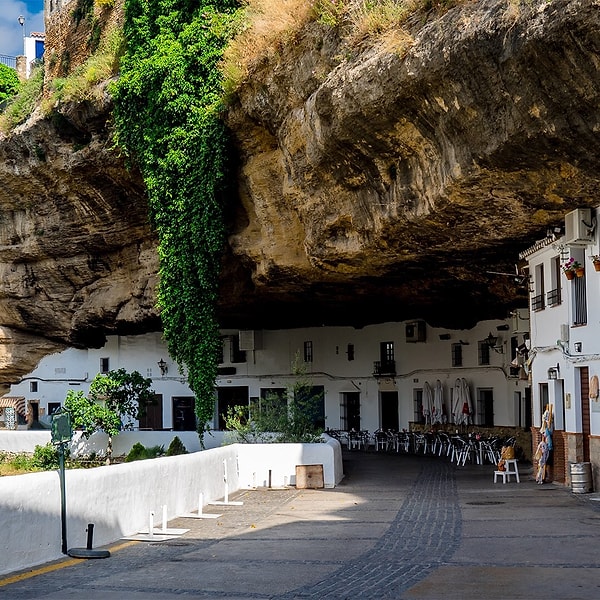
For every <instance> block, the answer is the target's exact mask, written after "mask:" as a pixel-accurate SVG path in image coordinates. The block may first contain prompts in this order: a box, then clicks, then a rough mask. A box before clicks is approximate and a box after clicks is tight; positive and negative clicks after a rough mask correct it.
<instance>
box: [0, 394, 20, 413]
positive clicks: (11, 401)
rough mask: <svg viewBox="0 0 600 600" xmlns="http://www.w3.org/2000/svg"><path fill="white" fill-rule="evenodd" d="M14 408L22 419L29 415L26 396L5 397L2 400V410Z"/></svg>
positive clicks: (0, 405) (0, 403) (0, 400)
mask: <svg viewBox="0 0 600 600" xmlns="http://www.w3.org/2000/svg"><path fill="white" fill-rule="evenodd" d="M10 407H12V408H14V409H15V410H16V411H17V412H18V413H19V414H20V415H21V416H22V417H25V416H26V414H27V401H26V400H25V396H5V397H4V398H0V408H10Z"/></svg>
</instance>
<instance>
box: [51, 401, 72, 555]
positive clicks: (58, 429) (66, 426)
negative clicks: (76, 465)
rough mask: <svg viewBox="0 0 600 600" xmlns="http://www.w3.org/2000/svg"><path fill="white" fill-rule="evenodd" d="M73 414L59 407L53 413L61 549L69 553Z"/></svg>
mask: <svg viewBox="0 0 600 600" xmlns="http://www.w3.org/2000/svg"><path fill="white" fill-rule="evenodd" d="M72 437H73V429H72V428H71V414H70V413H69V412H68V411H66V410H63V409H62V408H59V409H58V410H57V411H56V412H55V413H54V414H53V415H52V443H53V444H54V445H55V446H58V475H59V477H60V521H61V540H62V545H61V550H62V553H63V554H67V499H66V490H65V445H66V444H68V443H69V442H70V441H71V438H72Z"/></svg>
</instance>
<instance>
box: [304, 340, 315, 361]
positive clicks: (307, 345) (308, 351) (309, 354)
mask: <svg viewBox="0 0 600 600" xmlns="http://www.w3.org/2000/svg"><path fill="white" fill-rule="evenodd" d="M312 361H313V343H312V342H310V341H308V342H304V362H305V363H311V362H312Z"/></svg>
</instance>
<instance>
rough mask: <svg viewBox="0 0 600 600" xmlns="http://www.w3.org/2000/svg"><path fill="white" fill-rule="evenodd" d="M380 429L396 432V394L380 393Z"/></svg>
mask: <svg viewBox="0 0 600 600" xmlns="http://www.w3.org/2000/svg"><path fill="white" fill-rule="evenodd" d="M379 398H380V403H381V413H380V414H381V429H383V430H384V431H398V392H380V396H379Z"/></svg>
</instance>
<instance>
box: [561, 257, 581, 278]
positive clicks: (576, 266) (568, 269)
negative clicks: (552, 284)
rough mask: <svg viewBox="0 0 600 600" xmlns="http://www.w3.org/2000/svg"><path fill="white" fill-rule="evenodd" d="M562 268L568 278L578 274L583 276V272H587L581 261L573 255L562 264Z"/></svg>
mask: <svg viewBox="0 0 600 600" xmlns="http://www.w3.org/2000/svg"><path fill="white" fill-rule="evenodd" d="M562 269H563V271H564V272H565V276H566V278H567V279H573V278H574V277H575V276H576V275H577V277H583V274H584V273H585V269H584V268H583V266H582V265H581V263H580V262H578V261H576V260H575V259H574V258H573V257H571V258H569V260H568V261H567V262H566V263H565V264H564V265H563V266H562Z"/></svg>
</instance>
